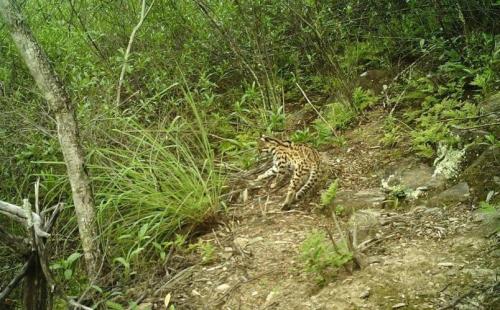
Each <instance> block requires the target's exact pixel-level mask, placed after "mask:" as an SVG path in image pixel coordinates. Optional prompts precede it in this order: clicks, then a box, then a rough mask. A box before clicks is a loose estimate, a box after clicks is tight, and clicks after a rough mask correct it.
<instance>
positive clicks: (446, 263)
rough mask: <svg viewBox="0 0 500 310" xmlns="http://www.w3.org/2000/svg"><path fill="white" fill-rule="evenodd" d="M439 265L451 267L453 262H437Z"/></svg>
mask: <svg viewBox="0 0 500 310" xmlns="http://www.w3.org/2000/svg"><path fill="white" fill-rule="evenodd" d="M438 266H439V267H453V266H455V264H453V263H449V262H443V263H438Z"/></svg>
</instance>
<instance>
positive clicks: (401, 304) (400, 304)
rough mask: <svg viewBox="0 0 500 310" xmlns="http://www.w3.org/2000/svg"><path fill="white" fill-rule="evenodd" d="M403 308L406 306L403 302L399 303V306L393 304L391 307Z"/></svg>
mask: <svg viewBox="0 0 500 310" xmlns="http://www.w3.org/2000/svg"><path fill="white" fill-rule="evenodd" d="M403 307H406V304H405V303H404V302H400V303H399V304H395V305H394V306H392V309H399V308H403Z"/></svg>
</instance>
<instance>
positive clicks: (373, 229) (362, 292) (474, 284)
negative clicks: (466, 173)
mask: <svg viewBox="0 0 500 310" xmlns="http://www.w3.org/2000/svg"><path fill="white" fill-rule="evenodd" d="M383 118H384V113H383V112H382V111H373V112H371V115H370V117H367V118H366V119H365V121H362V122H361V124H359V126H357V127H356V129H354V130H352V131H350V132H348V133H346V139H347V143H346V145H345V146H343V147H339V148H334V149H333V150H330V151H328V156H329V157H330V158H331V159H332V161H333V162H334V163H335V166H334V175H335V176H332V178H331V179H333V178H335V177H336V178H338V179H339V180H340V189H339V193H338V195H337V199H336V204H337V206H339V205H340V206H342V207H343V208H344V212H343V214H342V216H341V218H340V220H341V222H342V223H341V224H342V226H343V227H346V229H349V230H351V231H353V230H356V239H357V244H362V243H363V241H367V242H368V243H366V245H367V246H365V247H364V248H363V250H362V254H363V257H364V266H363V268H361V269H353V268H350V267H349V268H345V269H342V270H340V271H339V272H338V274H337V275H336V277H335V279H333V280H332V281H331V282H329V283H327V284H326V285H324V286H319V285H318V283H317V281H316V280H315V276H314V275H313V274H310V273H308V272H306V271H305V268H304V264H303V262H302V261H301V260H300V245H301V243H302V242H303V241H304V240H305V238H306V236H307V235H308V234H309V233H310V232H311V231H312V230H314V229H322V227H325V226H326V225H328V219H327V218H326V217H325V216H324V215H322V214H321V213H320V212H317V208H316V207H317V201H318V199H317V197H319V195H312V196H313V197H310V201H307V202H301V203H299V204H298V205H297V206H296V207H295V208H294V209H293V210H292V211H288V212H283V211H281V210H279V208H278V204H279V202H280V200H281V199H283V191H284V190H285V189H284V188H282V189H280V190H277V191H275V192H271V193H269V192H268V191H267V189H265V188H263V189H260V190H257V191H250V192H248V198H247V193H246V192H245V191H242V193H245V194H241V195H240V196H241V197H240V198H239V200H238V202H235V203H233V204H232V205H231V207H230V209H231V211H230V216H229V218H228V219H227V220H226V221H225V222H224V223H223V224H221V225H220V226H219V227H217V228H216V229H213V230H212V232H211V233H208V234H206V235H204V236H202V237H201V240H204V241H206V242H210V243H211V244H212V245H214V246H215V253H214V255H213V257H214V259H212V260H210V262H209V263H206V264H194V265H192V266H191V267H188V268H187V269H185V270H183V271H181V272H180V273H178V274H177V276H174V277H173V278H171V279H169V280H167V281H165V282H164V283H163V284H162V286H161V287H160V288H159V289H158V290H156V296H155V297H152V298H149V299H145V300H144V301H143V305H154V304H155V303H160V304H163V303H164V297H165V296H167V295H168V294H170V296H171V299H170V301H171V303H172V304H174V305H175V307H176V309H500V284H499V280H498V275H499V272H500V268H499V267H500V259H499V258H500V248H499V246H498V245H499V240H500V235H499V234H498V233H497V234H495V233H494V228H492V226H491V225H488V223H487V222H488V221H489V220H491V219H489V218H487V217H485V216H484V215H483V214H482V213H480V212H478V210H477V209H478V206H477V201H476V199H474V197H473V195H471V192H473V191H472V189H471V188H470V186H469V184H468V183H467V182H464V181H463V180H460V179H456V180H454V181H446V180H445V179H444V178H441V177H438V176H433V172H434V168H432V167H431V166H430V165H429V164H428V163H423V162H421V161H419V160H417V159H416V158H414V157H413V156H412V155H411V153H409V148H408V146H405V145H404V143H403V145H399V146H397V147H394V148H383V147H381V146H380V145H379V141H380V138H381V136H382V131H381V128H382V121H383ZM368 119H369V120H370V121H368ZM496 165H497V167H498V162H497V163H496ZM496 173H498V172H496ZM492 182H493V180H492ZM242 190H243V188H242ZM401 191H403V196H405V197H406V199H401V197H400V196H401ZM242 200H245V202H242ZM335 237H336V238H338V237H339V236H335ZM351 267H352V266H351Z"/></svg>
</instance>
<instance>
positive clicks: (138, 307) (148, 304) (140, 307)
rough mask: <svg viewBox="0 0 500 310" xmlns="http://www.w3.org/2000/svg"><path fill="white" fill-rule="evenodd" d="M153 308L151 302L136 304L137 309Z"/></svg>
mask: <svg viewBox="0 0 500 310" xmlns="http://www.w3.org/2000/svg"><path fill="white" fill-rule="evenodd" d="M151 309H153V304H152V303H150V302H145V303H142V304H139V305H138V306H137V310H151Z"/></svg>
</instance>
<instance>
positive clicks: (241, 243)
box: [233, 237, 250, 249]
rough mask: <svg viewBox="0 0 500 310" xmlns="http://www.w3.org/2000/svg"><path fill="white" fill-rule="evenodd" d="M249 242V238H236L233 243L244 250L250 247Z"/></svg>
mask: <svg viewBox="0 0 500 310" xmlns="http://www.w3.org/2000/svg"><path fill="white" fill-rule="evenodd" d="M249 241H250V240H248V239H247V238H242V237H238V238H235V239H234V241H233V242H234V244H236V246H237V247H239V248H240V249H244V248H245V247H246V246H247V245H248V243H249Z"/></svg>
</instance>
